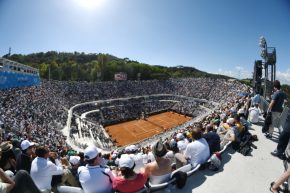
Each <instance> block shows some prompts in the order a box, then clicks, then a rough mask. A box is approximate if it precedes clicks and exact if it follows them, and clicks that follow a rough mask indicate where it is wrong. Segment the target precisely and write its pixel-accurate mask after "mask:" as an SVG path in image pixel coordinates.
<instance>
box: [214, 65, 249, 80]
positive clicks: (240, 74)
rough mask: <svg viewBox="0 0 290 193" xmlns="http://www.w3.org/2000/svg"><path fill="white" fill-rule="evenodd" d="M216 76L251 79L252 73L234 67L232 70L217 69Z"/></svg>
mask: <svg viewBox="0 0 290 193" xmlns="http://www.w3.org/2000/svg"><path fill="white" fill-rule="evenodd" d="M218 74H222V75H226V76H231V77H234V78H237V79H244V78H252V72H250V71H247V70H245V69H244V67H242V66H235V67H234V68H233V69H230V70H224V69H221V68H219V69H218Z"/></svg>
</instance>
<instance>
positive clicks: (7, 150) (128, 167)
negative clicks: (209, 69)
mask: <svg viewBox="0 0 290 193" xmlns="http://www.w3.org/2000/svg"><path fill="white" fill-rule="evenodd" d="M245 89H247V87H246V86H244V85H242V84H240V83H238V82H229V81H226V80H211V79H170V80H166V81H157V80H152V81H125V82H104V83H86V82H58V81H50V82H46V81H44V82H43V83H42V85H41V86H39V87H30V88H18V89H10V90H5V91H0V98H1V106H0V126H1V128H2V131H1V133H2V134H3V135H2V138H1V145H0V148H1V155H2V156H1V160H0V167H1V168H2V170H5V173H6V174H5V175H3V174H2V173H3V172H2V170H0V178H1V181H2V182H1V186H0V188H1V190H3V191H4V192H9V191H12V192H13V191H15V190H19V189H18V188H19V185H21V183H20V182H19V179H21V180H20V181H22V182H27V187H26V188H28V189H30V190H31V192H39V191H48V192H50V191H51V190H53V191H56V187H57V186H58V185H69V186H81V187H82V188H83V190H84V191H85V192H86V193H87V192H110V191H111V189H115V190H118V191H121V192H134V191H136V190H138V189H140V188H142V187H143V185H144V184H145V182H146V181H147V178H149V181H150V183H152V184H155V183H161V182H164V181H166V180H168V179H169V173H170V172H171V171H172V170H173V169H176V168H178V167H181V166H183V165H185V164H187V163H190V164H192V166H193V167H195V166H196V165H197V164H202V163H204V162H205V161H206V160H207V159H208V158H209V157H210V155H211V154H212V153H214V152H215V151H218V150H219V149H220V148H221V147H223V145H224V144H225V143H226V142H227V141H233V142H238V141H239V134H240V133H242V132H243V131H244V128H245V127H244V126H243V125H245V124H241V122H246V120H245V119H242V117H243V116H242V115H240V114H239V115H237V113H238V111H239V109H244V105H245V102H246V100H247V98H237V94H238V92H241V91H244V90H245ZM160 93H162V94H174V95H184V96H189V97H196V98H205V99H208V100H213V101H215V102H220V104H221V106H219V107H218V109H217V110H215V111H214V112H213V113H211V114H210V115H208V116H206V117H205V118H204V119H203V120H202V121H200V122H199V123H195V124H193V125H190V126H189V127H185V128H180V129H179V130H178V131H177V132H174V133H173V134H172V135H171V136H170V137H167V138H165V139H164V138H161V139H160V140H159V141H158V142H157V143H155V144H150V145H148V146H140V148H138V144H136V145H130V146H128V147H126V148H125V149H118V150H114V151H112V152H102V151H101V150H100V149H98V148H96V147H92V146H89V147H86V149H85V151H84V154H82V153H79V154H76V152H73V151H72V150H71V149H70V148H69V147H67V144H66V143H65V139H66V137H65V136H64V135H62V133H61V131H60V130H61V129H62V128H63V127H64V126H65V125H66V121H67V116H68V115H67V109H68V108H70V107H72V106H73V105H76V104H78V103H81V102H88V101H94V100H100V99H109V98H121V97H130V96H142V95H152V94H160ZM223 101H224V102H223ZM187 102H188V103H189V104H190V105H189V106H187V107H183V109H182V106H180V104H179V105H173V106H172V104H171V107H172V108H176V110H180V111H188V112H190V111H192V109H191V108H194V107H195V105H196V103H195V102H194V101H190V100H188V101H187ZM159 103H160V102H159ZM159 103H157V105H156V106H155V103H152V102H151V103H150V102H149V103H147V104H146V105H147V106H146V105H144V106H145V108H144V109H147V110H149V111H155V110H158V108H161V107H163V104H162V105H160V104H159ZM164 104H166V105H165V106H166V108H167V107H168V106H170V105H169V103H166V102H164ZM184 104H187V103H184ZM134 105H139V103H135V104H134V103H132V106H131V107H130V109H131V108H133V109H134V108H136V106H134ZM93 107H94V105H93ZM118 108H119V107H118ZM122 108H127V107H120V109H121V110H122V111H117V112H113V113H114V114H115V116H119V115H116V114H122V115H121V116H124V117H123V118H126V116H129V115H126V114H124V111H125V110H124V109H122ZM109 109H110V108H109V107H106V108H105V110H104V109H102V113H103V119H104V120H106V119H109V118H111V117H109V116H107V114H110V113H111V112H110V110H109ZM136 109H137V108H136ZM107 110H108V112H106V111H107ZM86 111H87V109H86V108H84V109H82V108H80V109H79V111H78V112H79V113H83V112H86ZM132 113H133V114H134V113H135V114H136V115H137V114H139V113H140V112H139V111H138V110H136V112H132ZM100 117H101V119H102V116H100ZM237 117H238V118H237ZM240 117H241V120H240V119H239V118H240ZM81 122H82V121H81V120H80V118H79V117H78V118H75V121H74V123H73V124H72V125H74V126H76V127H75V130H78V128H79V127H77V125H78V124H84V125H86V126H85V127H84V130H83V131H84V132H81V133H80V134H81V135H84V136H85V137H86V136H92V135H93V137H95V136H96V135H99V133H98V129H97V128H95V127H94V125H91V124H90V123H89V121H88V122H83V123H81ZM88 131H89V132H88ZM217 136H218V137H217ZM32 141H33V142H32ZM201 149H202V151H196V150H201ZM85 162H86V163H87V164H88V165H86V166H85ZM108 166H109V167H108ZM8 174H9V175H10V176H13V175H15V174H16V175H15V176H14V177H12V178H10V177H7V175H8ZM96 179H98V182H99V183H98V185H96V184H95V181H96ZM128 184H129V185H128ZM130 184H131V185H130Z"/></svg>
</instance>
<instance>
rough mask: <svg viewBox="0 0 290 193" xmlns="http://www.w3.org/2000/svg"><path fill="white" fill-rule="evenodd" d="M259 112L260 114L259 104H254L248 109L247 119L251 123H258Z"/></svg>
mask: <svg viewBox="0 0 290 193" xmlns="http://www.w3.org/2000/svg"><path fill="white" fill-rule="evenodd" d="M259 114H260V111H259V105H258V104H255V106H252V107H251V108H250V109H249V117H248V118H249V121H250V122H251V123H258V122H259Z"/></svg>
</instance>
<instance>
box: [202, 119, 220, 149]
mask: <svg viewBox="0 0 290 193" xmlns="http://www.w3.org/2000/svg"><path fill="white" fill-rule="evenodd" d="M203 137H204V138H205V140H206V142H207V143H208V145H209V150H210V154H213V153H215V152H217V151H220V150H221V146H220V143H221V140H220V137H219V136H218V134H216V132H214V130H213V126H212V125H207V126H206V134H204V135H203Z"/></svg>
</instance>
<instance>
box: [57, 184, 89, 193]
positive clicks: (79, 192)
mask: <svg viewBox="0 0 290 193" xmlns="http://www.w3.org/2000/svg"><path fill="white" fill-rule="evenodd" d="M57 191H58V192H59V193H84V191H83V189H81V188H79V187H73V186H58V187H57Z"/></svg>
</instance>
